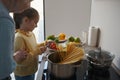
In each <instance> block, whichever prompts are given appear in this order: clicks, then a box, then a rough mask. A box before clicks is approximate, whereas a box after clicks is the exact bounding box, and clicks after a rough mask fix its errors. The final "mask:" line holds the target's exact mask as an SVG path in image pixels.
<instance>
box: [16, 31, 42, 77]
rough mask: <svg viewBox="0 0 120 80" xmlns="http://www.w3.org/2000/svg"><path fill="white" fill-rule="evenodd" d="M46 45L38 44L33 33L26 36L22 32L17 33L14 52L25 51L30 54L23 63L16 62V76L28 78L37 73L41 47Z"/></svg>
mask: <svg viewBox="0 0 120 80" xmlns="http://www.w3.org/2000/svg"><path fill="white" fill-rule="evenodd" d="M43 45H44V43H41V44H39V45H38V44H37V42H36V38H35V35H34V33H33V32H28V33H26V34H24V33H22V32H19V31H18V32H16V34H15V43H14V50H15V52H16V51H18V50H20V49H25V50H26V51H27V52H28V56H27V58H26V59H25V60H23V61H22V62H16V63H17V66H16V69H15V71H14V73H15V75H18V76H26V75H31V74H33V73H35V72H36V71H37V69H38V55H39V54H41V51H40V46H43Z"/></svg>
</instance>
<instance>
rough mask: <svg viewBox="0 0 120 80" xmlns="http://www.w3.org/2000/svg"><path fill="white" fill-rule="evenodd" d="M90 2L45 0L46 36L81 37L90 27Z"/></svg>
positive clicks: (87, 0)
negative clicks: (60, 34)
mask: <svg viewBox="0 0 120 80" xmlns="http://www.w3.org/2000/svg"><path fill="white" fill-rule="evenodd" d="M90 11H91V0H45V28H46V36H48V35H50V34H55V35H58V34H59V33H60V32H63V33H65V34H66V35H67V36H70V35H73V36H76V37H80V36H81V32H82V31H87V30H88V27H89V25H90V13H91V12H90Z"/></svg>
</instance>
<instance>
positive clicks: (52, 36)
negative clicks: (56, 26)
mask: <svg viewBox="0 0 120 80" xmlns="http://www.w3.org/2000/svg"><path fill="white" fill-rule="evenodd" d="M55 39H56V38H55V35H49V36H48V37H47V40H55Z"/></svg>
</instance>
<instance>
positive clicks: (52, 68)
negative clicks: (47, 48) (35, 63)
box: [48, 53, 87, 79]
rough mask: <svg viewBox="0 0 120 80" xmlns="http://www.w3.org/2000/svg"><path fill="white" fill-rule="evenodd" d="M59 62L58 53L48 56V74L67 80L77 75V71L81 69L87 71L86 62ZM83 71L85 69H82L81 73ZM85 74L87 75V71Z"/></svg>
mask: <svg viewBox="0 0 120 80" xmlns="http://www.w3.org/2000/svg"><path fill="white" fill-rule="evenodd" d="M59 62H60V58H59V54H58V53H52V54H49V55H48V72H49V74H52V75H54V76H55V77H57V78H62V79H67V78H70V77H72V76H73V75H74V74H75V73H76V69H78V68H81V67H84V68H85V69H87V68H86V67H87V64H86V60H80V61H77V62H75V63H71V64H60V63H59ZM83 70H84V69H83V68H81V72H82V71H83ZM83 73H85V70H84V71H83Z"/></svg>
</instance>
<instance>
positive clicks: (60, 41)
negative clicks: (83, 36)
mask: <svg viewBox="0 0 120 80" xmlns="http://www.w3.org/2000/svg"><path fill="white" fill-rule="evenodd" d="M66 41H67V39H65V40H59V41H58V43H64V42H66Z"/></svg>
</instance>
